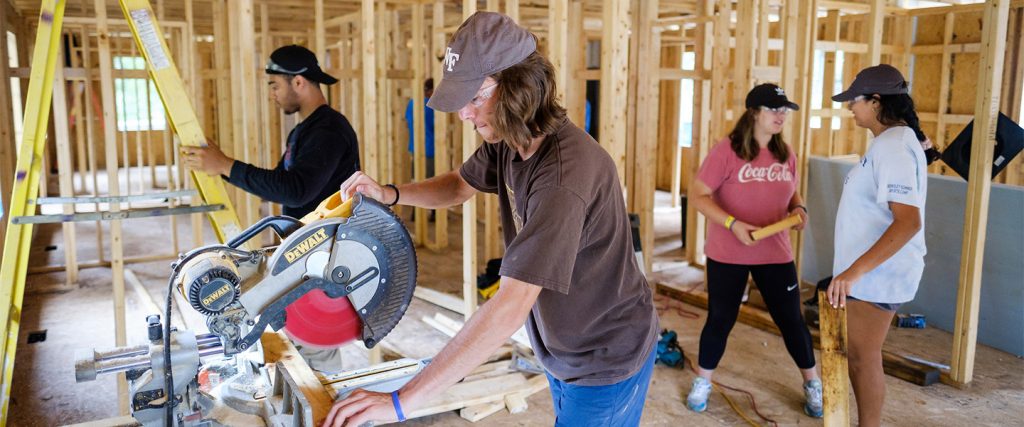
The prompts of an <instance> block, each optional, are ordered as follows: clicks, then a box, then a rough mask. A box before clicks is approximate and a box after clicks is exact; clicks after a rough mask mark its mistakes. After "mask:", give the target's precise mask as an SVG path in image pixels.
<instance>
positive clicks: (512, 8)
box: [505, 0, 519, 22]
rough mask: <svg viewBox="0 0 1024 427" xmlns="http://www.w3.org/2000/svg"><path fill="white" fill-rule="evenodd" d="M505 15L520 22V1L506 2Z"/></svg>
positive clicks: (508, 0)
mask: <svg viewBox="0 0 1024 427" xmlns="http://www.w3.org/2000/svg"><path fill="white" fill-rule="evenodd" d="M505 14H506V15H508V16H509V17H510V18H512V20H513V21H516V22H519V0H505Z"/></svg>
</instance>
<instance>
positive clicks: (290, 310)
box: [285, 194, 417, 347]
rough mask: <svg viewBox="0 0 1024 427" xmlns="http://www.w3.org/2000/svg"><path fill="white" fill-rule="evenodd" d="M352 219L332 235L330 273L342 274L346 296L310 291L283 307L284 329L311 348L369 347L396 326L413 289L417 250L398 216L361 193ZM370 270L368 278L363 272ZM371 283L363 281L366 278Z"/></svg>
mask: <svg viewBox="0 0 1024 427" xmlns="http://www.w3.org/2000/svg"><path fill="white" fill-rule="evenodd" d="M355 198H356V200H353V202H354V203H353V206H354V207H353V208H352V215H351V216H350V217H348V218H347V219H346V220H345V221H344V222H343V223H341V224H339V225H338V228H337V230H336V232H335V235H334V236H333V239H334V245H335V246H334V249H333V250H332V255H331V261H330V263H329V264H330V265H329V266H328V272H329V274H334V272H336V271H339V270H344V271H346V272H348V273H350V275H346V277H349V281H348V282H345V283H344V284H345V285H346V286H352V285H356V286H355V289H354V290H352V291H351V292H349V294H348V295H347V297H339V298H330V297H329V296H327V294H325V293H324V292H323V291H321V290H315V291H312V292H310V293H308V294H306V295H304V296H302V297H301V298H299V299H298V300H296V301H295V302H293V303H292V304H290V305H289V306H288V307H287V309H286V317H285V330H286V331H287V333H288V334H289V335H290V336H292V337H293V338H294V339H295V340H296V341H299V342H300V343H302V344H305V345H309V346H313V347H337V346H340V345H341V344H344V343H347V342H349V341H351V340H352V339H355V338H359V339H361V340H362V341H363V343H364V344H365V345H366V346H367V347H373V346H375V345H377V343H378V342H380V340H381V339H383V338H384V336H386V335H387V334H388V333H389V332H391V330H392V329H393V328H394V327H395V325H397V324H398V321H399V320H401V318H402V316H403V315H404V314H405V311H406V310H407V309H408V307H409V303H410V301H411V300H412V297H413V291H414V290H415V287H416V272H417V271H416V251H415V248H414V247H413V244H412V239H411V237H410V236H409V232H408V230H406V228H405V226H404V224H403V223H402V220H401V218H399V217H398V216H397V215H395V213H394V212H392V211H391V209H389V208H388V207H387V206H385V205H383V204H381V203H380V202H377V201H376V200H373V199H371V198H368V197H363V196H362V195H361V194H356V196H355ZM369 268H372V270H374V271H376V272H375V273H373V274H371V275H370V276H366V275H363V274H361V273H363V272H367V271H368V270H367V269H369ZM368 277H369V278H372V280H370V281H367V278H368Z"/></svg>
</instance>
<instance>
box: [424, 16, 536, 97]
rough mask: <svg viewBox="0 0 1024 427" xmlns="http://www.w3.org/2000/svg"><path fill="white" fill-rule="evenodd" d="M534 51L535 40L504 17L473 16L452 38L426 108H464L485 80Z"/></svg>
mask: <svg viewBox="0 0 1024 427" xmlns="http://www.w3.org/2000/svg"><path fill="white" fill-rule="evenodd" d="M536 51H537V39H536V37H534V35H533V34H531V33H530V32H529V31H528V30H526V29H525V28H523V27H521V26H519V25H518V24H516V23H515V21H513V20H512V18H509V17H508V16H506V15H502V14H500V13H494V12H477V13H474V14H473V16H470V17H469V19H466V22H463V23H462V25H461V26H459V29H458V30H456V31H455V34H454V35H452V39H451V41H450V42H448V47H447V48H445V52H444V58H442V62H441V65H442V71H443V73H444V74H443V75H442V78H441V83H440V84H438V85H437V88H435V89H434V96H431V97H430V101H427V106H429V107H430V108H433V109H435V110H438V111H443V112H446V113H450V112H453V111H458V110H459V109H461V108H462V107H465V106H466V104H468V103H469V101H470V100H472V99H473V96H474V95H475V94H476V91H477V90H480V87H481V85H483V82H484V79H486V78H487V76H489V75H492V74H494V73H497V72H499V71H501V70H504V69H506V68H509V67H511V66H513V65H516V64H518V63H520V62H522V61H523V60H524V59H526V58H527V57H528V56H530V54H532V53H533V52H536Z"/></svg>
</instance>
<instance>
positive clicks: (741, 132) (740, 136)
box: [729, 108, 789, 163]
mask: <svg viewBox="0 0 1024 427" xmlns="http://www.w3.org/2000/svg"><path fill="white" fill-rule="evenodd" d="M757 112H758V109H757V108H748V109H747V111H744V112H743V115H742V116H740V119H739V120H737V121H736V126H735V127H733V128H732V132H730V133H729V141H730V143H731V145H732V151H733V152H735V153H736V155H737V156H739V158H741V159H743V160H745V161H748V162H749V161H751V160H754V159H756V158H757V155H758V154H759V153H760V152H761V146H760V145H758V144H757V141H755V140H754V124H755V120H754V117H755V116H756V115H757ZM768 151H771V153H772V156H775V159H777V160H778V161H779V163H786V162H787V161H789V146H787V145H786V141H785V140H783V139H782V133H777V134H774V135H772V139H771V141H769V142H768Z"/></svg>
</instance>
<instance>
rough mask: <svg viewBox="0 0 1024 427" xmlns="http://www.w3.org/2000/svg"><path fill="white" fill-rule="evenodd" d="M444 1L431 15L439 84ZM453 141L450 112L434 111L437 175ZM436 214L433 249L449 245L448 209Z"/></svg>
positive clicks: (444, 37)
mask: <svg viewBox="0 0 1024 427" xmlns="http://www.w3.org/2000/svg"><path fill="white" fill-rule="evenodd" d="M444 5H445V4H444V1H443V0H438V1H436V2H435V3H434V5H433V7H434V14H433V16H432V17H431V19H432V20H433V22H432V27H433V28H432V30H433V31H432V34H433V36H432V43H433V48H432V52H433V53H432V55H430V57H431V64H432V65H431V67H430V70H431V73H432V74H433V76H434V84H435V85H437V84H439V83H440V82H441V77H443V76H444V72H443V69H442V68H441V67H442V65H441V61H438V60H436V58H443V57H444V51H445V48H446V47H447V46H448V37H447V35H446V34H445V33H444V32H441V31H440V29H441V28H443V27H444V15H445V13H444ZM450 143H451V142H450V141H449V139H448V114H447V113H442V112H440V111H434V173H435V174H437V175H440V174H443V173H445V172H448V169H449V168H450V165H451V162H450V160H449V159H450V156H451V154H450V153H449V152H448V147H449V144H450ZM436 212H437V213H436V214H435V215H436V216H437V217H436V218H435V219H434V243H433V245H430V247H431V249H434V250H438V249H442V248H446V247H448V209H438V210H437V211H436Z"/></svg>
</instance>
